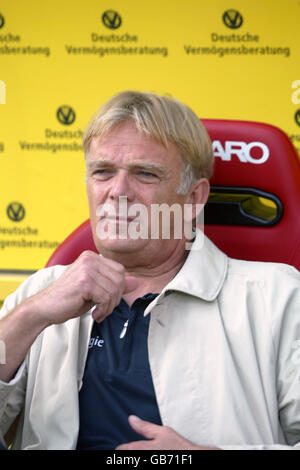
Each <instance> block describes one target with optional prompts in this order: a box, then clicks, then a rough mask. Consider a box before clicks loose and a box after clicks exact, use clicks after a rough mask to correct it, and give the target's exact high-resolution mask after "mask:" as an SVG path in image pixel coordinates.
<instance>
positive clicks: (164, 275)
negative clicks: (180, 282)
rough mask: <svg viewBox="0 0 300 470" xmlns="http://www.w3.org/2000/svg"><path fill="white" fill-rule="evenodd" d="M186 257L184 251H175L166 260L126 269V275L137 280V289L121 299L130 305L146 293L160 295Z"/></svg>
mask: <svg viewBox="0 0 300 470" xmlns="http://www.w3.org/2000/svg"><path fill="white" fill-rule="evenodd" d="M186 257H187V252H186V251H185V250H181V249H179V247H177V249H175V251H174V252H173V253H172V254H171V256H169V257H168V258H167V259H164V260H160V262H159V263H158V262H157V263H154V262H153V264H152V265H151V266H149V265H140V266H137V267H127V268H126V275H127V276H133V277H135V278H136V279H137V287H136V289H135V290H134V291H132V292H130V293H128V294H124V295H123V298H124V299H125V301H126V302H127V303H128V305H132V303H133V302H134V301H135V299H137V298H138V297H142V296H143V295H145V294H147V293H150V292H151V293H153V294H155V293H160V292H161V291H162V289H163V288H164V287H165V286H166V285H167V284H168V283H169V282H170V281H171V280H172V279H173V278H174V277H175V276H176V274H177V273H178V271H179V270H180V269H181V267H182V266H183V264H184V262H185V260H186Z"/></svg>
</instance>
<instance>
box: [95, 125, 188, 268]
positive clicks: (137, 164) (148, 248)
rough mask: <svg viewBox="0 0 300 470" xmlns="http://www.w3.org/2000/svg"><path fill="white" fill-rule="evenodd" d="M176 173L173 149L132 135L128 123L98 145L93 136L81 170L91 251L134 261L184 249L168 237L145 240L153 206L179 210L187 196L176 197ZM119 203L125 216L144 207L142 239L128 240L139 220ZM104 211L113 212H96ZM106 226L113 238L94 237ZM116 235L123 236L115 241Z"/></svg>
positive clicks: (177, 157)
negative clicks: (84, 177)
mask: <svg viewBox="0 0 300 470" xmlns="http://www.w3.org/2000/svg"><path fill="white" fill-rule="evenodd" d="M182 168H183V164H182V160H181V157H180V154H179V151H178V149H177V147H176V145H175V144H173V143H172V142H169V146H168V149H166V148H165V147H164V146H163V145H161V144H160V143H158V142H157V141H156V140H154V139H153V138H152V137H149V136H147V135H146V134H144V133H140V132H138V131H137V129H136V128H135V127H134V125H133V124H131V123H124V124H119V125H118V126H116V127H114V128H113V129H112V130H111V131H110V132H109V133H108V134H107V135H106V137H104V138H103V139H102V140H101V141H99V138H96V137H95V138H94V139H93V140H92V141H91V145H90V158H89V161H88V166H87V194H88V201H89V207H90V219H91V225H92V230H93V236H94V240H95V244H96V246H97V249H98V250H99V251H100V252H101V253H103V254H104V255H105V256H107V257H111V258H113V259H117V260H118V259H120V256H122V257H124V256H126V255H130V256H131V258H132V255H133V253H135V255H136V256H137V260H138V258H140V257H142V258H143V259H147V258H148V259H149V257H160V256H168V253H169V252H171V251H172V250H173V249H174V248H175V246H176V245H178V244H179V243H182V244H183V246H184V240H183V239H182V240H178V239H176V240H174V237H173V239H172V236H171V237H170V238H169V239H168V238H164V239H162V237H161V236H160V237H159V239H153V238H151V225H152V226H153V220H152V221H151V217H150V215H149V214H150V213H151V207H153V205H155V204H156V205H158V204H162V203H165V204H167V205H168V206H172V205H173V204H179V205H180V206H181V207H183V205H184V203H185V202H186V199H187V196H182V195H178V194H177V193H176V190H177V189H178V187H179V184H180V175H181V171H182ZM123 203H124V204H126V206H127V209H128V212H130V209H134V207H136V205H138V204H139V205H140V204H141V205H143V207H145V208H146V210H147V214H148V218H147V224H148V236H147V237H144V238H141V237H140V238H137V239H133V238H132V236H130V233H129V231H128V228H129V226H131V228H133V229H135V228H137V229H140V228H141V227H140V225H139V223H136V221H139V216H138V214H136V213H134V211H133V212H132V213H131V215H129V216H128V217H124V211H123V209H122V207H123V208H124V206H122V204H123ZM108 206H109V207H111V208H113V209H114V210H115V217H113V215H114V214H113V213H112V212H111V211H110V213H106V212H105V211H103V210H102V209H103V207H104V208H105V207H108ZM171 223H172V222H171ZM109 224H110V229H112V230H111V234H113V235H114V236H107V237H103V236H100V235H99V233H100V232H101V233H102V235H103V231H104V233H105V230H108V225H109ZM134 224H135V225H134ZM99 227H100V230H99ZM171 232H172V230H171ZM121 233H122V234H123V235H124V234H126V235H127V236H126V237H121V236H120V234H121ZM131 233H132V232H131ZM132 259H133V258H132ZM150 259H151V258H150Z"/></svg>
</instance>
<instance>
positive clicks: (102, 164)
mask: <svg viewBox="0 0 300 470" xmlns="http://www.w3.org/2000/svg"><path fill="white" fill-rule="evenodd" d="M102 168H112V169H113V168H116V164H115V163H114V162H112V161H111V160H107V159H105V158H103V159H99V160H96V161H89V162H88V163H87V171H88V172H89V173H92V172H93V171H95V170H98V169H102ZM123 168H125V169H127V170H152V171H155V172H157V173H158V174H159V175H160V176H164V175H166V169H165V168H164V167H163V166H162V165H160V164H159V163H153V162H146V161H145V160H134V161H131V162H130V163H129V164H128V165H125V166H124V167H123Z"/></svg>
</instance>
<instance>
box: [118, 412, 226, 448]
mask: <svg viewBox="0 0 300 470" xmlns="http://www.w3.org/2000/svg"><path fill="white" fill-rule="evenodd" d="M128 419H129V424H130V426H131V427H132V429H134V431H135V432H137V433H138V434H141V435H142V436H144V437H146V438H147V439H148V440H141V441H135V442H129V443H127V444H121V445H119V446H118V447H116V450H152V449H155V450H218V449H216V448H213V447H204V446H198V445H196V444H193V443H192V442H190V441H188V440H187V439H184V438H183V437H182V436H180V435H179V434H178V433H177V432H175V431H174V430H173V429H171V428H169V427H168V426H159V425H157V424H153V423H150V422H149V421H144V420H142V419H140V418H138V417H137V416H134V415H131V416H129V418H128Z"/></svg>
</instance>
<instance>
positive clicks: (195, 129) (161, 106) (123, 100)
mask: <svg viewBox="0 0 300 470" xmlns="http://www.w3.org/2000/svg"><path fill="white" fill-rule="evenodd" d="M126 121H131V122H133V123H134V125H135V126H136V128H137V129H138V130H140V131H142V132H145V133H146V134H148V135H150V136H152V137H153V138H155V139H156V140H157V141H159V142H160V143H161V144H162V145H164V146H165V147H166V148H167V147H168V141H172V142H174V143H175V144H176V145H177V148H178V149H179V152H180V155H181V158H182V160H183V163H184V169H183V171H182V175H181V184H180V188H178V190H177V192H178V193H179V194H185V193H186V192H187V191H188V190H189V188H190V186H191V184H193V183H194V182H195V181H196V180H197V179H199V178H208V179H209V178H210V177H211V175H212V172H213V153H212V145H211V141H210V138H209V136H208V133H207V131H206V129H205V127H204V126H203V124H202V123H201V121H200V119H199V118H198V117H197V116H196V114H195V113H194V112H193V111H192V110H191V109H190V108H189V107H188V106H186V105H185V104H184V103H182V102H181V101H179V100H177V99H175V98H172V97H169V96H159V95H157V94H154V93H143V92H137V91H124V92H121V93H117V94H116V95H114V96H113V97H112V98H111V99H110V100H108V101H107V102H106V103H105V104H104V105H103V106H102V107H101V108H100V109H99V110H98V112H97V113H96V116H95V117H94V118H93V119H92V121H91V122H90V124H89V126H88V128H87V130H86V132H85V134H84V137H83V148H84V151H85V155H86V160H88V157H89V148H90V143H91V140H92V139H93V138H94V137H99V138H100V139H101V138H102V137H104V136H105V135H106V134H107V133H108V132H109V130H110V129H112V128H113V127H114V126H115V125H117V124H119V123H121V122H126Z"/></svg>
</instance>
